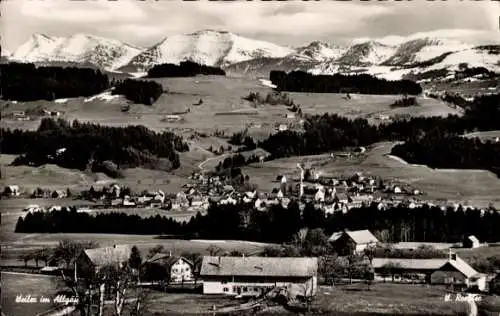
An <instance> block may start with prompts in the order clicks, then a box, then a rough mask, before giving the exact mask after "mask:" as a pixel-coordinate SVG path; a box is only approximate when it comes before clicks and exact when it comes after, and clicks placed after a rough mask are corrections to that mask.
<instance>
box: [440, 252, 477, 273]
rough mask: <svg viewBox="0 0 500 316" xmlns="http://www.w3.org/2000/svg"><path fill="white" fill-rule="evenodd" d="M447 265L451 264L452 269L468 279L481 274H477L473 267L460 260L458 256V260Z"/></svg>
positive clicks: (450, 261)
mask: <svg viewBox="0 0 500 316" xmlns="http://www.w3.org/2000/svg"><path fill="white" fill-rule="evenodd" d="M447 264H450V265H451V266H452V267H454V268H455V269H457V270H458V271H459V272H461V273H462V274H463V275H465V276H466V277H467V278H471V277H473V276H476V275H478V274H479V272H477V271H476V270H475V269H474V268H473V267H471V266H470V265H469V264H468V263H467V262H465V261H464V260H462V259H460V258H459V257H458V256H457V257H456V260H449V261H448V262H447Z"/></svg>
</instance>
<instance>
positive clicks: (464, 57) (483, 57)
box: [426, 48, 500, 73]
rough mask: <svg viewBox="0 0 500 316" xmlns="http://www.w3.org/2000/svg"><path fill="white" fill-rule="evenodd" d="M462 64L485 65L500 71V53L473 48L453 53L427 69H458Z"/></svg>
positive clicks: (492, 69)
mask: <svg viewBox="0 0 500 316" xmlns="http://www.w3.org/2000/svg"><path fill="white" fill-rule="evenodd" d="M460 64H467V66H468V67H469V68H472V67H484V68H486V69H488V70H490V71H494V72H498V73H500V55H499V54H498V51H497V53H492V52H489V51H488V50H484V49H481V48H471V49H466V50H461V51H458V52H455V53H452V54H450V55H448V56H446V58H444V60H443V61H441V62H439V63H436V64H434V65H432V66H429V67H427V68H426V70H436V69H443V68H447V69H449V70H458V68H459V65H460Z"/></svg>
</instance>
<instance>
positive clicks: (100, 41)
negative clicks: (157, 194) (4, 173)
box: [2, 29, 500, 77]
mask: <svg viewBox="0 0 500 316" xmlns="http://www.w3.org/2000/svg"><path fill="white" fill-rule="evenodd" d="M480 47H486V48H484V49H480ZM499 50H500V45H483V46H479V45H476V46H475V45H472V44H467V43H463V42H459V41H456V40H451V39H447V38H439V37H435V36H434V37H429V36H426V37H421V38H415V37H411V36H409V37H408V38H407V40H404V41H401V43H400V44H397V45H392V44H391V45H387V44H383V43H381V42H378V41H376V40H370V39H368V40H366V41H364V42H356V43H354V42H353V44H352V45H349V46H338V45H333V44H330V43H327V42H322V41H312V42H310V43H309V44H306V45H303V46H299V47H296V48H291V47H286V46H282V45H277V44H274V43H271V42H267V41H262V40H256V39H251V38H247V37H243V36H240V35H238V34H235V33H231V32H227V31H218V30H210V29H205V30H199V31H196V32H192V33H186V34H178V35H173V36H167V37H165V38H163V39H162V40H161V41H159V42H157V43H156V44H155V45H152V46H150V47H145V48H142V47H137V46H135V45H130V44H127V43H125V42H122V41H118V40H115V39H109V38H105V37H101V36H96V35H92V34H83V33H76V34H73V35H72V36H69V37H54V36H49V35H46V34H42V33H34V34H33V35H32V36H31V37H30V38H29V39H28V41H27V42H25V43H24V44H22V45H21V46H20V47H18V49H16V50H15V51H14V52H12V53H11V54H9V55H6V54H4V52H2V56H3V57H5V59H8V60H9V61H18V62H35V63H46V64H50V63H55V62H68V63H81V64H91V65H94V66H96V67H98V68H102V69H104V70H108V71H120V72H130V73H132V72H145V71H147V70H148V69H149V68H151V67H152V66H154V65H156V64H161V63H173V64H178V63H179V62H181V61H184V60H190V61H193V62H197V63H200V64H204V65H207V66H217V67H221V68H223V69H225V70H226V71H227V72H228V73H230V74H235V75H236V74H240V75H249V74H252V75H263V76H266V73H268V72H269V71H270V70H284V71H291V70H303V71H309V72H312V73H315V74H332V73H338V72H340V73H351V72H367V73H372V74H377V75H378V74H380V73H381V72H382V73H384V74H389V73H390V76H389V77H391V76H393V75H395V74H396V73H397V72H398V73H401V74H404V73H407V72H410V71H413V72H417V73H418V72H422V71H428V70H435V69H438V68H439V67H442V68H446V69H450V71H451V70H453V69H456V68H457V67H458V65H459V64H460V63H461V61H460V58H462V59H464V61H463V62H465V63H468V64H470V65H471V67H485V68H487V69H489V70H491V71H496V72H500V64H499V63H498V51H499ZM495 58H496V60H497V62H495ZM408 69H409V70H408ZM407 70H408V71H407Z"/></svg>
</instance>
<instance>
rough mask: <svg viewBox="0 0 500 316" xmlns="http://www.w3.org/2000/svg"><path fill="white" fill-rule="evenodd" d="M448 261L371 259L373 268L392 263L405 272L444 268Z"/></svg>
mask: <svg viewBox="0 0 500 316" xmlns="http://www.w3.org/2000/svg"><path fill="white" fill-rule="evenodd" d="M447 261H448V259H403V258H373V261H372V265H373V267H374V268H381V267H383V266H384V265H386V264H389V263H392V264H396V265H398V266H400V267H401V268H402V269H406V270H437V269H439V268H441V267H442V266H444V265H445V264H446V262H447Z"/></svg>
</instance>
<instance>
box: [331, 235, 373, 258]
mask: <svg viewBox="0 0 500 316" xmlns="http://www.w3.org/2000/svg"><path fill="white" fill-rule="evenodd" d="M328 241H329V242H331V243H333V244H334V247H335V248H336V249H337V253H338V254H339V255H341V256H346V255H349V254H352V253H361V252H363V250H364V249H365V248H367V247H368V246H375V245H377V244H378V243H379V241H378V239H377V238H376V237H375V236H373V234H372V233H371V232H370V231H369V230H367V229H365V230H357V231H343V232H336V233H333V234H332V236H330V238H329V239H328Z"/></svg>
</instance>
